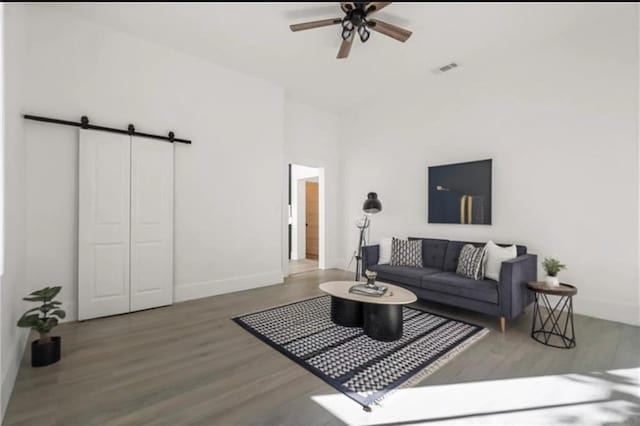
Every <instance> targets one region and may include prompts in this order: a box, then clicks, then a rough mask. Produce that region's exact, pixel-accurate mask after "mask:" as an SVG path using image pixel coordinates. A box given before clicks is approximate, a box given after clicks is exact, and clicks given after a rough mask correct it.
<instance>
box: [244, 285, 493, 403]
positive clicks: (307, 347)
mask: <svg viewBox="0 0 640 426" xmlns="http://www.w3.org/2000/svg"><path fill="white" fill-rule="evenodd" d="M330 309H331V299H330V297H329V296H321V297H317V298H313V299H308V300H303V301H300V302H296V303H292V304H289V305H285V306H280V307H275V308H271V309H266V310H264V311H260V312H256V313H252V314H246V315H241V316H238V317H235V318H234V319H233V320H234V321H235V322H236V323H237V324H238V325H240V326H241V327H242V328H244V329H245V330H247V331H248V332H250V333H251V334H253V335H254V336H256V337H257V338H258V339H260V340H261V341H263V342H264V343H266V344H268V345H269V346H271V347H272V348H274V349H276V350H277V351H279V352H280V353H282V354H283V355H284V356H286V357H287V358H289V359H290V360H292V361H293V362H295V363H296V364H298V365H300V366H302V367H304V368H306V369H307V370H308V371H309V372H310V373H312V374H314V375H316V376H317V377H319V378H320V379H322V380H324V381H325V382H326V383H328V384H329V385H330V386H332V387H333V388H335V389H336V390H338V391H339V392H342V393H344V394H345V395H346V396H347V397H349V398H351V399H352V400H354V401H356V402H357V403H358V404H361V405H362V406H363V407H364V408H365V410H369V407H370V406H371V405H372V404H374V403H376V402H377V401H380V400H381V399H382V398H384V397H385V396H387V395H388V394H389V392H391V391H394V390H396V389H400V388H404V387H408V386H412V385H415V384H417V383H419V382H420V381H421V380H423V379H424V378H425V377H427V376H428V375H430V374H432V373H433V372H435V371H436V370H437V369H438V368H440V367H442V366H443V365H444V364H446V363H447V362H449V361H451V360H452V359H453V358H454V357H455V356H456V355H457V354H459V353H460V352H462V351H464V350H465V349H467V348H469V347H470V346H471V345H472V344H473V343H475V342H477V341H478V340H479V339H480V338H482V337H483V336H485V335H486V334H487V332H488V330H487V329H485V328H483V327H480V326H477V325H474V324H470V323H466V322H463V321H456V320H452V319H448V318H444V317H441V316H438V315H434V314H431V313H428V312H424V311H421V310H418V309H413V308H409V307H406V306H405V307H403V313H404V334H403V336H402V338H401V339H400V340H397V341H395V342H381V341H378V340H375V339H372V338H370V337H368V336H366V335H365V334H363V330H362V328H359V327H342V326H339V325H336V324H334V323H333V321H332V320H331V317H330V313H329V312H330Z"/></svg>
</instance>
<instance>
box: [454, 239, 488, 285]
mask: <svg viewBox="0 0 640 426" xmlns="http://www.w3.org/2000/svg"><path fill="white" fill-rule="evenodd" d="M484 260H485V247H476V246H474V245H473V244H465V245H464V247H462V250H460V256H459V257H458V267H457V268H456V274H458V275H462V276H463V277H467V278H471V279H472V280H476V281H478V280H483V279H484Z"/></svg>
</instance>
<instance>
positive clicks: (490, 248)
mask: <svg viewBox="0 0 640 426" xmlns="http://www.w3.org/2000/svg"><path fill="white" fill-rule="evenodd" d="M485 253H486V254H485V259H486V266H485V269H484V276H485V277H486V278H489V279H492V280H494V281H500V269H501V268H502V262H504V261H505V260H511V259H515V258H516V257H518V250H517V249H516V246H515V245H513V246H509V247H500V246H499V245H497V244H496V243H494V242H493V241H489V242H488V243H487V245H486V246H485Z"/></svg>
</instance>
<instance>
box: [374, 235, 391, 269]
mask: <svg viewBox="0 0 640 426" xmlns="http://www.w3.org/2000/svg"><path fill="white" fill-rule="evenodd" d="M391 240H393V238H391V237H388V238H387V237H385V238H381V239H380V251H379V255H378V264H380V265H382V264H388V263H391Z"/></svg>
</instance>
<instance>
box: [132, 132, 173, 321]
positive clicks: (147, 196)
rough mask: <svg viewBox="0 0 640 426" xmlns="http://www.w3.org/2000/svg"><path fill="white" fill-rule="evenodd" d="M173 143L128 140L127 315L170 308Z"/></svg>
mask: <svg viewBox="0 0 640 426" xmlns="http://www.w3.org/2000/svg"><path fill="white" fill-rule="evenodd" d="M173 149H174V148H173V144H172V143H163V142H159V141H156V140H151V139H147V138H142V137H137V136H134V137H132V138H131V310H132V311H137V310H141V309H148V308H154V307H157V306H164V305H170V304H171V303H173Z"/></svg>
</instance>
